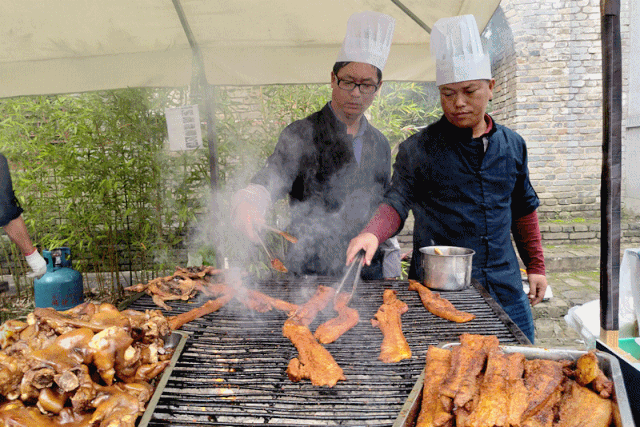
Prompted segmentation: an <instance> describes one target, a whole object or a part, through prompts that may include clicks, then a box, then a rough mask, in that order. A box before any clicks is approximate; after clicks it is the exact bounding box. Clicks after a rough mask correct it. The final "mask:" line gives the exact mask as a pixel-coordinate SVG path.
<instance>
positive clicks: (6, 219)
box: [0, 154, 22, 227]
mask: <svg viewBox="0 0 640 427" xmlns="http://www.w3.org/2000/svg"><path fill="white" fill-rule="evenodd" d="M21 213H22V208H21V207H20V204H19V203H18V199H17V198H16V196H15V194H14V192H13V184H12V182H11V175H10V173H9V163H8V162H7V158H6V157H5V156H4V155H2V154H0V227H4V226H5V225H7V224H9V223H10V222H11V221H13V220H14V219H16V218H17V217H19V216H20V214H21Z"/></svg>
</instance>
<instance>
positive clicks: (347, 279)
mask: <svg viewBox="0 0 640 427" xmlns="http://www.w3.org/2000/svg"><path fill="white" fill-rule="evenodd" d="M364 255H365V251H364V249H360V251H359V252H358V253H357V254H356V256H355V257H354V258H353V261H352V262H351V265H349V268H348V269H347V272H346V273H345V274H344V277H343V278H342V280H341V281H340V284H339V285H338V287H337V288H336V293H335V295H334V296H333V304H334V305H335V303H336V300H337V298H338V295H339V294H340V291H342V289H343V288H344V285H345V283H350V284H351V295H349V299H348V300H347V302H346V303H345V304H348V303H349V301H351V298H352V297H353V294H355V292H356V287H357V286H358V281H359V280H360V272H361V271H362V260H363V259H364ZM354 267H355V276H353V270H354ZM346 292H348V289H347V291H346Z"/></svg>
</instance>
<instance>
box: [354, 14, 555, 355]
mask: <svg viewBox="0 0 640 427" xmlns="http://www.w3.org/2000/svg"><path fill="white" fill-rule="evenodd" d="M431 53H432V55H433V57H434V59H435V63H436V85H437V86H438V88H439V91H440V103H441V105H442V109H443V112H444V115H443V117H442V118H441V119H440V120H439V121H438V122H436V123H434V124H432V125H430V126H428V127H427V128H425V129H424V130H422V131H420V132H419V133H417V134H415V135H413V136H411V137H409V138H408V139H407V140H406V141H404V142H403V143H402V144H400V147H399V152H398V155H397V156H396V161H395V164H394V172H393V177H392V184H391V188H390V189H389V190H387V192H386V193H385V196H384V199H383V202H382V204H381V205H380V206H379V207H378V210H377V212H376V214H375V216H374V217H373V218H372V220H371V221H370V222H369V224H368V225H367V226H366V227H365V228H364V229H363V231H362V232H361V234H359V235H358V236H357V237H356V238H355V239H353V240H352V241H351V242H350V244H349V248H348V250H347V263H350V262H351V261H352V260H353V258H354V256H355V254H356V253H357V252H358V251H359V250H360V249H363V248H364V249H365V250H366V253H367V254H366V256H365V263H366V262H368V261H369V260H370V259H371V255H372V254H373V253H374V252H375V250H376V248H377V246H378V242H380V241H384V240H385V239H387V238H388V237H389V236H393V235H395V234H396V233H397V232H398V231H400V230H401V229H402V226H403V225H404V221H405V219H406V218H407V216H408V214H409V211H410V210H411V211H413V216H414V220H415V223H414V224H415V225H414V236H413V241H414V245H413V255H412V260H411V267H410V272H409V277H410V278H412V279H416V280H420V279H421V278H422V274H423V271H422V266H421V264H420V259H421V257H420V251H419V250H420V248H421V247H424V246H431V245H433V244H434V242H435V244H436V245H449V246H460V247H465V248H471V249H473V250H474V251H475V254H474V255H473V258H472V263H473V267H472V278H473V279H475V280H477V281H478V282H480V284H482V286H484V287H485V288H486V289H487V290H488V291H489V293H490V294H491V296H492V297H493V298H494V299H495V300H496V301H497V302H498V303H499V304H500V305H501V306H502V307H503V308H504V310H505V311H506V313H507V314H508V315H509V316H510V317H511V319H512V320H513V321H514V322H515V323H516V324H517V325H518V326H519V327H520V329H521V330H522V331H523V332H524V334H525V335H526V336H527V337H528V338H529V340H530V341H531V342H532V343H533V341H534V335H535V334H534V325H533V318H532V315H531V305H535V304H537V303H538V302H540V301H542V299H543V297H544V294H545V290H546V288H547V280H546V277H545V267H544V256H543V252H542V244H541V240H542V239H541V236H540V229H539V226H538V217H537V213H536V209H537V207H538V206H539V204H540V201H539V200H538V196H537V195H536V192H535V190H534V189H533V186H532V185H531V182H530V181H529V170H528V167H527V147H526V145H525V142H524V139H522V137H521V136H520V135H518V134H517V133H516V132H514V131H512V130H510V129H508V128H506V127H504V126H502V125H500V124H498V123H496V122H495V121H494V120H493V118H491V116H489V115H488V114H487V113H486V109H487V104H488V102H489V100H491V98H492V96H493V87H494V84H495V80H494V79H493V78H492V77H491V61H490V58H489V55H487V54H486V53H485V52H484V49H483V47H482V42H481V40H480V34H479V32H478V27H477V25H476V21H475V19H474V17H473V15H465V16H454V17H451V18H443V19H440V20H438V21H437V22H436V23H435V25H434V27H433V30H432V32H431ZM512 235H513V238H514V240H515V242H516V246H517V249H518V252H519V254H520V256H521V258H522V260H523V262H524V264H525V266H526V267H527V274H528V280H529V285H530V289H529V293H528V295H527V294H526V293H525V292H524V291H523V286H522V277H521V275H520V268H519V265H518V259H517V256H516V253H515V250H514V248H513V245H512V243H511V236H512Z"/></svg>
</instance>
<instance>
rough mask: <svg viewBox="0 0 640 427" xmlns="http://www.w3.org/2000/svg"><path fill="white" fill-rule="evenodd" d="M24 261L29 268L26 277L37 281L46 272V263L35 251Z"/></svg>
mask: <svg viewBox="0 0 640 427" xmlns="http://www.w3.org/2000/svg"><path fill="white" fill-rule="evenodd" d="M25 259H26V260H27V264H29V267H31V273H28V274H27V276H28V277H34V278H36V279H39V278H41V277H42V276H43V275H44V273H46V272H47V261H45V260H44V258H42V255H40V252H38V250H37V249H36V250H35V251H33V252H32V253H30V254H29V255H27V256H25Z"/></svg>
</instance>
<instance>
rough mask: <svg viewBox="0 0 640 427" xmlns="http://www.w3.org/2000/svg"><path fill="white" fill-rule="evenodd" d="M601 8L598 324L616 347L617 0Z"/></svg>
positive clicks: (619, 88)
mask: <svg viewBox="0 0 640 427" xmlns="http://www.w3.org/2000/svg"><path fill="white" fill-rule="evenodd" d="M600 9H601V32H602V87H603V102H602V112H603V131H602V136H603V140H602V186H601V189H600V197H601V218H600V220H601V225H602V226H601V229H602V241H601V246H600V326H601V339H603V340H604V341H605V343H606V344H607V345H609V346H612V347H618V329H619V325H618V310H619V307H618V306H619V294H620V293H619V281H620V193H621V175H622V160H621V159H622V156H621V151H622V150H621V145H622V139H621V133H622V132H621V129H622V113H621V112H622V60H621V56H622V55H621V42H620V0H601V3H600Z"/></svg>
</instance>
